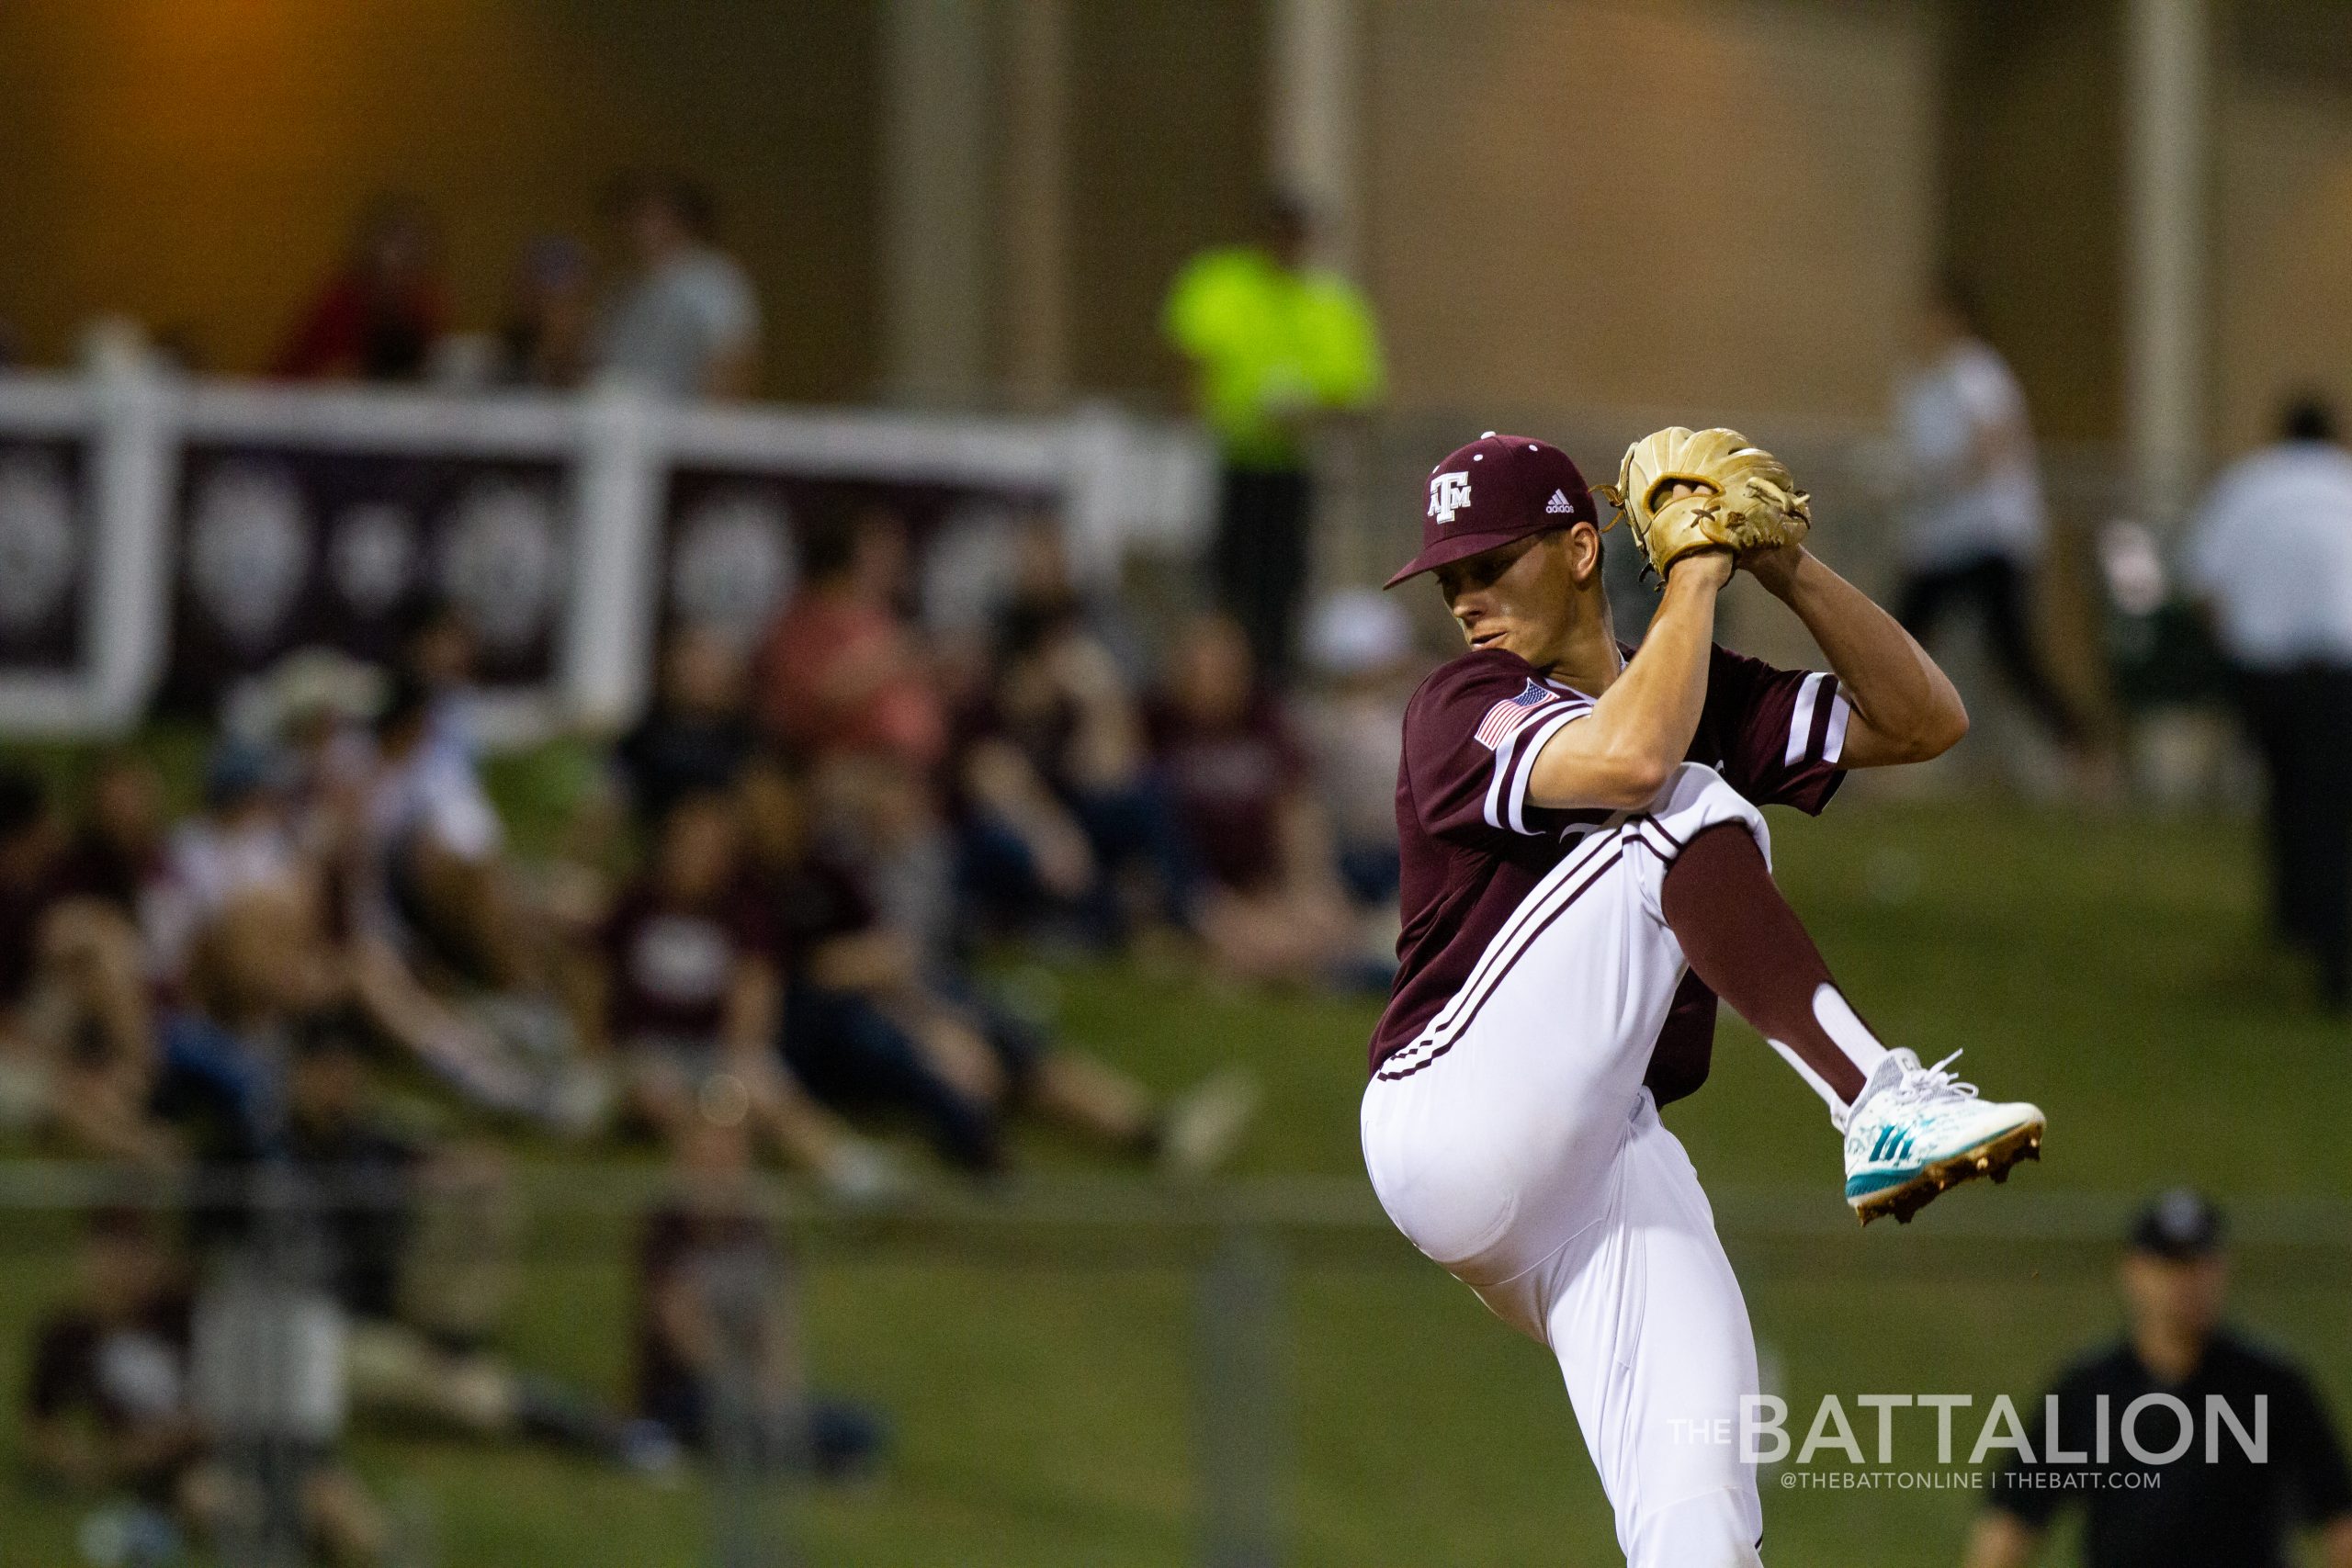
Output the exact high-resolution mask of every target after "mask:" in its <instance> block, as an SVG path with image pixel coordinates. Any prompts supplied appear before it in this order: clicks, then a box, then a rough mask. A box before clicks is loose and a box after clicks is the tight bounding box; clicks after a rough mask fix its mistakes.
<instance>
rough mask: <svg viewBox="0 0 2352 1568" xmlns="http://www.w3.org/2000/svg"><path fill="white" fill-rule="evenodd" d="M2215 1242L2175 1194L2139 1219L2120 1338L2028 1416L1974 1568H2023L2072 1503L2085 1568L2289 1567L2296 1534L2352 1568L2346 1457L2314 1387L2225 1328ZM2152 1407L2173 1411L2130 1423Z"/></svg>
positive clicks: (2126, 1268) (2217, 1226) (2207, 1207)
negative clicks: (2127, 1321)
mask: <svg viewBox="0 0 2352 1568" xmlns="http://www.w3.org/2000/svg"><path fill="white" fill-rule="evenodd" d="M2221 1241H2222V1222H2221V1216H2220V1215H2219V1213H2216V1212H2215V1210H2214V1209H2213V1207H2212V1205H2211V1203H2209V1202H2208V1201H2206V1200H2205V1199H2204V1198H2202V1197H2200V1196H2199V1194H2197V1193H2195V1192H2192V1191H2189V1190H2185V1189H2184V1190H2176V1191H2172V1192H2167V1193H2165V1195H2164V1196H2162V1197H2160V1198H2158V1199H2157V1200H2156V1201H2154V1203H2153V1204H2152V1205H2151V1206H2150V1207H2149V1208H2148V1210H2147V1211H2146V1212H2145V1213H2143V1214H2142V1216H2141V1217H2140V1220H2139V1223H2138V1224H2136V1225H2135V1226H2134V1227H2133V1230H2132V1233H2131V1254H2130V1256H2129V1257H2127V1258H2125V1260H2124V1264H2123V1285H2124V1295H2125V1299H2126V1301H2127V1302H2128V1303H2129V1305H2130V1310H2131V1334H2130V1337H2128V1338H2126V1339H2125V1341H2124V1342H2123V1343H2122V1344H2120V1345H2118V1346H2116V1347H2114V1348H2111V1349H2109V1350H2105V1351H2102V1352H2099V1353H2098V1354H2097V1355H2094V1356H2092V1357H2090V1358H2088V1359H2085V1360H2082V1361H2079V1362H2077V1363H2076V1364H2075V1366H2074V1367H2073V1368H2071V1369H2070V1370H2069V1371H2067V1372H2066V1373H2065V1374H2064V1376H2063V1377H2062V1378H2061V1379H2060V1380H2059V1382H2058V1385H2057V1387H2056V1389H2055V1390H2054V1391H2052V1393H2051V1394H2050V1396H2049V1399H2048V1400H2045V1401H2044V1402H2042V1403H2041V1404H2039V1405H2037V1406H2036V1407H2035V1409H2034V1410H2033V1411H2032V1412H2030V1413H2029V1416H2028V1422H2029V1425H2030V1426H2031V1427H2033V1432H2032V1438H2031V1440H2032V1447H2031V1449H2030V1451H2029V1452H2024V1453H2018V1454H2014V1455H2012V1456H2011V1459H2010V1462H2009V1463H2008V1464H2007V1465H2006V1466H2004V1467H2003V1468H2002V1469H2001V1470H2000V1471H1999V1472H1996V1474H1995V1475H1994V1476H1993V1477H1992V1479H1991V1483H1990V1488H1989V1494H1988V1498H1987V1501H1988V1504H1989V1506H1988V1507H1987V1509H1986V1511H1985V1513H1984V1515H1983V1516H1982V1517H1979V1519H1978V1520H1977V1523H1976V1529H1975V1531H1974V1533H1973V1536H1972V1538H1971V1540H1970V1542H1969V1548H1968V1556H1967V1564H1968V1568H2023V1565H2024V1564H2026V1563H2028V1562H2031V1561H2032V1559H2033V1556H2034V1552H2035V1551H2036V1549H2037V1548H2038V1547H2039V1546H2040V1544H2041V1538H2042V1534H2043V1532H2044V1531H2045V1530H2047V1529H2049V1527H2050V1525H2051V1523H2052V1520H2053V1519H2055V1518H2056V1517H2057V1516H2058V1514H2059V1513H2060V1511H2061V1510H2062V1509H2064V1508H2065V1507H2067V1506H2072V1505H2077V1504H2079V1505H2080V1506H2082V1507H2083V1508H2084V1510H2085V1513H2086V1520H2085V1529H2084V1532H2083V1561H2084V1563H2085V1564H2086V1568H2286V1564H2287V1563H2288V1562H2290V1551H2291V1546H2292V1540H2293V1534H2294V1531H2295V1529H2296V1528H2297V1527H2298V1526H2299V1525H2301V1526H2308V1527H2310V1528H2312V1529H2316V1530H2318V1531H2320V1532H2321V1534H2322V1537H2323V1540H2324V1556H2323V1557H2322V1558H2321V1559H2320V1560H2319V1561H2322V1562H2324V1563H2325V1564H2326V1568H2352V1471H2347V1469H2346V1463H2345V1457H2344V1450H2343V1448H2342V1446H2341V1444H2339V1443H2338V1441H2337V1440H2336V1437H2335V1431H2334V1430H2333V1428H2332V1427H2330V1425H2329V1422H2328V1417H2327V1413H2326V1408H2325V1406H2324V1404H2323V1403H2322V1400H2321V1397H2320V1395H2319V1393H2318V1391H2317V1390H2316V1389H2314V1388H2313V1387H2312V1383H2311V1381H2310V1380H2309V1379H2308V1378H2306V1377H2305V1376H2304V1375H2303V1373H2302V1372H2301V1371H2299V1370H2298V1369H2297V1368H2296V1367H2295V1366H2293V1365H2292V1364H2291V1363H2290V1362H2289V1361H2288V1360H2286V1359H2284V1358H2283V1357H2281V1356H2280V1355H2278V1353H2277V1352H2276V1351H2272V1350H2269V1349H2267V1348H2262V1347H2259V1346H2256V1345H2254V1344H2251V1343H2249V1342H2248V1341H2246V1340H2245V1339H2243V1338H2241V1337H2238V1336H2236V1335H2235V1334H2233V1333H2232V1332H2230V1330H2228V1329H2227V1328H2225V1327H2223V1326H2222V1295H2223V1288H2224V1286H2225V1284H2226V1281H2227V1278H2228V1269H2227V1264H2226V1261H2225V1259H2224V1258H2223V1257H2222V1250H2221ZM2152 1397H2153V1399H2154V1401H2159V1402H2161V1401H2177V1404H2171V1403H2150V1404H2146V1405H2144V1406H2143V1408H2142V1409H2141V1410H2140V1412H2139V1414H2138V1415H2137V1416H2136V1417H2132V1416H2131V1415H2130V1412H2131V1409H2132V1405H2133V1402H2134V1401H2139V1400H2148V1399H2152ZM2102 1400H2104V1401H2105V1402H2106V1405H2105V1410H2104V1412H2103V1413H2102V1411H2101V1408H2100V1402H2101V1401H2102ZM2264 1402H2267V1418H2266V1412H2265V1408H2264ZM2053 1404H2054V1415H2055V1422H2054V1429H2053V1423H2052V1418H2051V1417H2052V1407H2053ZM2183 1407H2185V1408H2186V1409H2187V1410H2188V1412H2189V1415H2190V1417H2191V1419H2190V1422H2189V1429H2188V1431H2186V1432H2184V1431H2183V1430H2182V1418H2181V1415H2180V1410H2181V1409H2182V1408H2183ZM2223 1411H2226V1412H2227V1415H2226V1416H2224V1415H2223V1414H2222V1412H2223ZM2102 1415H2104V1422H2105V1425H2106V1428H2107V1429H2106V1432H2105V1433H2104V1435H2103V1436H2102V1433H2101V1432H2100V1430H2099V1428H2100V1426H2101V1424H2102ZM2266 1437H2267V1448H2266V1445H2265V1444H2264V1442H2263V1441H2262V1439H2263V1438H2266ZM2174 1450H2178V1451H2177V1452H2175V1451H2174ZM2257 1454H2259V1455H2261V1456H2262V1457H2260V1458H2259V1459H2257V1458H2256V1455H2257ZM2076 1455H2080V1456H2084V1457H2082V1458H2075V1457H2073V1456H2076ZM2102 1455H2103V1456H2104V1457H2102ZM2167 1456H2169V1457H2167Z"/></svg>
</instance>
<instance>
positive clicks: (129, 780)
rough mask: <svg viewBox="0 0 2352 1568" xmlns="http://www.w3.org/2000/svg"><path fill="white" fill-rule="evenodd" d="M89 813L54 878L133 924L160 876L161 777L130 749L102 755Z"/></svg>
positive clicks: (92, 783) (94, 773)
mask: <svg viewBox="0 0 2352 1568" xmlns="http://www.w3.org/2000/svg"><path fill="white" fill-rule="evenodd" d="M87 787H88V791H89V802H90V805H89V814H88V816H87V817H86V818H84V820H83V822H82V825H81V827H80V828H79V829H77V830H76V831H75V832H74V836H73V838H72V840H70V841H69V842H68V843H67V845H66V847H65V854H64V859H63V863H62V866H61V868H60V872H59V880H60V882H61V883H62V885H63V886H65V887H67V888H69V889H71V890H72V891H73V892H74V893H76V894H79V895H81V896H83V897H88V898H95V899H96V900H97V901H98V902H99V903H101V904H104V905H106V906H107V908H111V909H113V910H114V911H115V913H117V914H119V915H120V916H121V917H122V918H123V919H127V920H130V921H132V922H133V923H134V924H135V923H137V922H138V921H139V920H140V919H141V915H142V913H143V911H144V910H145V909H146V908H147V906H148V904H149V902H150V900H151V899H152V897H153V894H154V891H155V887H156V885H157V883H158V882H159V881H160V880H161V879H162V877H163V874H164V781H163V778H162V776H161V775H160V774H159V773H156V771H155V765H154V764H153V762H150V761H147V760H146V759H145V758H144V757H141V756H140V755H139V754H138V753H136V752H134V751H129V750H122V751H110V752H107V753H106V754H104V755H102V756H101V757H100V758H99V759H98V761H97V765H96V767H95V768H94V769H93V770H92V771H91V773H90V778H89V784H88V786H87Z"/></svg>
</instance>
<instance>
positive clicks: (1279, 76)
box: [1266, 0, 1363, 271]
mask: <svg viewBox="0 0 2352 1568" xmlns="http://www.w3.org/2000/svg"><path fill="white" fill-rule="evenodd" d="M1269 4H1270V5H1271V6H1272V13H1271V15H1270V16H1269V17H1268V24H1269V25H1268V28H1267V64H1268V69H1269V71H1270V72H1271V73H1272V81H1271V83H1270V84H1269V88H1270V91H1269V93H1268V95H1267V101H1268V105H1269V107H1270V110H1271V112H1270V113H1269V114H1268V115H1267V117H1266V122H1267V128H1268V130H1269V133H1270V135H1271V138H1272V146H1271V147H1270V148H1269V149H1268V158H1267V172H1268V174H1269V175H1270V176H1271V178H1272V181H1273V183H1274V184H1275V186H1278V187H1280V188H1281V189H1283V190H1286V191H1289V192H1292V193H1294V194H1295V195H1298V196H1301V197H1306V199H1307V200H1308V201H1309V202H1310V203H1312V204H1313V206H1314V208H1315V212H1316V215H1317V218H1318V219H1319V220H1321V223H1322V229H1323V246H1322V252H1323V255H1322V259H1323V260H1325V261H1327V262H1329V263H1330V264H1331V265H1334V266H1337V267H1340V268H1341V269H1342V270H1345V271H1353V270H1354V268H1355V266H1356V264H1357V263H1358V261H1359V260H1360V259H1361V258H1362V254H1363V203H1362V197H1361V193H1360V190H1359V185H1360V178H1359V175H1360V167H1359V164H1360V160H1359V159H1358V156H1357V146H1358V141H1359V138H1358V128H1357V118H1358V114H1359V105H1358V97H1359V94H1358V89H1357V81H1358V62H1359V49H1360V40H1359V28H1360V27H1361V25H1362V24H1361V18H1360V17H1358V15H1357V8H1356V6H1357V0H1269Z"/></svg>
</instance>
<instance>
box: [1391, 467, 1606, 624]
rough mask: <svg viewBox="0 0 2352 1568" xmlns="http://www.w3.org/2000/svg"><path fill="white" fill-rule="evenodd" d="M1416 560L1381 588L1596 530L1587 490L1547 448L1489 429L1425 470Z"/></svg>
mask: <svg viewBox="0 0 2352 1568" xmlns="http://www.w3.org/2000/svg"><path fill="white" fill-rule="evenodd" d="M1421 499H1422V502H1423V509H1422V512H1421V553H1420V554H1419V555H1417V556H1415V557H1414V558H1412V559H1411V560H1409V561H1408V562H1406V563H1405V566H1404V569H1403V570H1400V571H1398V572H1397V575H1396V576H1394V577H1392V578H1390V579H1389V580H1388V581H1387V582H1386V583H1385V584H1384V586H1385V587H1389V588H1394V587H1396V586H1397V584H1398V583H1400V582H1403V581H1406V580H1407V579H1408V578H1413V577H1419V575H1420V574H1421V573H1422V572H1425V571H1433V570H1436V569H1437V568H1439V567H1442V566H1443V565H1445V564H1446V563H1447V562H1449V561H1457V560H1462V559H1464V558H1467V557H1470V556H1475V555H1480V554H1483V553H1485V552H1486V551H1487V550H1491V549H1493V548H1495V547H1497V546H1498V545H1508V544H1510V543H1511V542H1512V541H1514V540H1517V539H1524V538H1527V537H1529V536H1532V535H1535V534H1549V533H1552V532H1554V531H1555V530H1556V529H1561V528H1566V527H1567V526H1568V525H1571V524H1574V523H1589V524H1591V525H1593V526H1595V527H1599V526H1600V514H1599V513H1598V512H1597V511H1596V510H1595V509H1594V507H1593V502H1592V491H1591V490H1590V489H1589V488H1588V487H1587V486H1586V484H1585V482H1584V476H1583V475H1582V474H1580V473H1578V472H1577V466H1576V464H1574V463H1573V462H1570V461H1569V460H1568V455H1567V454H1566V452H1563V451H1561V450H1560V449H1559V448H1558V447H1557V446H1553V445H1552V444H1551V443H1550V442H1548V441H1538V440H1535V439H1534V438H1533V437H1532V436H1526V435H1499V434H1496V433H1495V432H1493V431H1491V430H1489V431H1487V433H1486V434H1484V435H1481V436H1480V437H1478V439H1477V440H1476V441H1473V442H1472V443H1470V445H1468V446H1463V447H1459V448H1457V449H1455V450H1454V451H1453V452H1452V453H1450V454H1448V455H1447V457H1446V459H1445V461H1444V462H1442V463H1440V464H1439V465H1438V466H1437V467H1436V468H1431V469H1430V479H1429V490H1428V492H1427V493H1426V494H1425V495H1424V496H1423V497H1422V498H1421Z"/></svg>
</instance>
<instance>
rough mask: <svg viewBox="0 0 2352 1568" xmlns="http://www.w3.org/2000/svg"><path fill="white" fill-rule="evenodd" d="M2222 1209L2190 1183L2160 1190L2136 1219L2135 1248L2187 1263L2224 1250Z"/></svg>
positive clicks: (2132, 1240) (2133, 1236)
mask: <svg viewBox="0 0 2352 1568" xmlns="http://www.w3.org/2000/svg"><path fill="white" fill-rule="evenodd" d="M2221 1247H2222V1212H2221V1211H2220V1210H2219V1209H2216V1208H2215V1207H2213V1203H2212V1201H2211V1199H2209V1198H2207V1197H2206V1196H2205V1194H2203V1193H2202V1192H2199V1191H2198V1190H2196V1189H2194V1188H2190V1187H2176V1188H2174V1189H2173V1190H2171V1191H2169V1192H2163V1193H2159V1194H2157V1196H2156V1197H2155V1199H2154V1201H2151V1202H2150V1203H2149V1204H2148V1206H2147V1207H2146V1208H2145V1209H2143V1210H2142V1211H2140V1217H2139V1218H2138V1219H2137V1220H2135V1221H2134V1222H2132V1225H2131V1248H2132V1250H2133V1251H2135V1252H2146V1253H2153V1254H2154V1255H2155V1256H2156V1257H2158V1258H2169V1259H2171V1260H2172V1261H2173V1262H2176V1263H2185V1262H2187V1261H2188V1260H2189V1259H2191V1258H2206V1257H2210V1256H2211V1255H2212V1254H2213V1253H2215V1252H2218V1251H2220V1250H2221Z"/></svg>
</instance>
